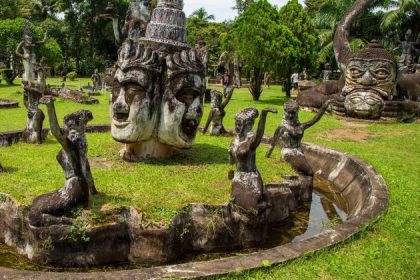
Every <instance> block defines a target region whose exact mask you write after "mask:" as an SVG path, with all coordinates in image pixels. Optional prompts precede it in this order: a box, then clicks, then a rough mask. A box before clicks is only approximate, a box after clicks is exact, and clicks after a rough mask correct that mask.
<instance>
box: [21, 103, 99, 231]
mask: <svg viewBox="0 0 420 280" xmlns="http://www.w3.org/2000/svg"><path fill="white" fill-rule="evenodd" d="M40 102H41V103H43V104H45V105H46V106H47V108H48V116H49V120H50V128H51V133H52V134H53V135H54V137H55V138H56V139H57V141H58V142H59V143H60V145H61V147H62V149H61V150H60V152H59V153H58V155H57V161H58V163H59V164H60V165H61V167H62V168H63V172H64V176H65V178H66V183H65V185H64V187H63V188H61V189H60V190H58V191H55V192H52V193H48V194H45V195H41V196H39V197H37V198H35V199H34V201H33V203H32V205H31V206H30V208H29V213H28V218H29V222H30V224H31V225H32V226H38V227H39V226H48V225H51V224H57V223H58V224H61V223H69V222H70V220H69V219H68V218H65V217H63V216H65V215H66V214H69V213H70V212H71V210H72V209H74V208H75V207H77V206H79V205H81V206H83V207H88V205H89V194H90V192H91V193H92V194H96V193H97V191H96V188H95V184H94V180H93V177H92V173H91V171H90V166H89V161H88V157H87V152H88V145H87V140H86V135H85V129H86V125H87V123H88V122H89V121H91V120H92V119H93V116H92V113H91V112H90V111H87V110H80V111H77V112H75V113H72V114H69V115H66V116H65V117H64V126H63V128H60V126H59V124H58V120H57V115H56V112H55V107H54V98H52V97H49V96H45V97H43V98H41V100H40Z"/></svg>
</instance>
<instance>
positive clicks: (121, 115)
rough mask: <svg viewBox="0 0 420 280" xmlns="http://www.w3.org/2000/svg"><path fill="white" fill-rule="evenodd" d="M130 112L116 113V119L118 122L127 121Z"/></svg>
mask: <svg viewBox="0 0 420 280" xmlns="http://www.w3.org/2000/svg"><path fill="white" fill-rule="evenodd" d="M128 116H129V114H128V113H114V120H116V121H118V122H126V121H127V120H128Z"/></svg>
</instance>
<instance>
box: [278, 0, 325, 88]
mask: <svg viewBox="0 0 420 280" xmlns="http://www.w3.org/2000/svg"><path fill="white" fill-rule="evenodd" d="M279 13H280V23H282V24H284V25H285V26H287V27H288V28H289V29H290V30H292V32H293V35H294V37H295V38H296V39H297V40H298V41H299V46H298V49H297V54H298V57H297V58H296V59H297V61H296V62H297V63H296V64H295V65H292V64H290V63H288V65H287V66H288V69H286V67H285V69H284V70H285V72H286V73H285V74H286V75H283V77H285V78H286V79H285V80H284V84H285V90H286V95H287V96H290V89H291V81H290V76H291V75H292V73H293V72H294V71H299V72H300V71H302V70H303V68H307V69H314V68H316V63H317V58H318V52H317V49H318V38H317V31H316V29H315V26H314V24H313V23H312V19H311V18H310V17H309V15H308V14H307V13H306V11H305V10H304V9H303V7H302V5H300V4H299V2H298V0H290V1H289V2H288V3H287V4H286V5H284V6H283V7H282V8H281V9H280V12H279Z"/></svg>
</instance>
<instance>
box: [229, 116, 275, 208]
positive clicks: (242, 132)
mask: <svg viewBox="0 0 420 280" xmlns="http://www.w3.org/2000/svg"><path fill="white" fill-rule="evenodd" d="M269 112H272V113H277V110H275V109H270V108H266V109H264V110H263V111H262V114H261V117H260V120H259V123H258V129H257V132H256V133H254V132H253V131H252V128H253V126H254V122H255V119H256V118H257V117H258V111H257V109H255V108H247V109H245V110H242V111H240V112H239V113H238V114H237V115H236V117H235V132H236V133H237V135H236V137H235V139H234V140H233V141H232V143H231V144H230V148H229V162H230V164H232V165H233V164H236V169H237V172H236V174H235V176H234V177H233V171H231V172H230V173H229V177H230V179H232V177H233V181H232V192H231V196H232V197H233V198H234V199H235V203H236V204H237V205H238V206H239V207H241V208H242V209H243V210H245V211H247V212H253V211H258V208H259V207H258V206H259V203H260V202H262V199H263V188H264V185H263V181H262V178H261V175H260V173H259V172H258V169H257V163H256V150H257V148H258V146H259V145H260V143H261V140H262V138H263V136H264V129H265V122H266V119H267V114H268V113H269Z"/></svg>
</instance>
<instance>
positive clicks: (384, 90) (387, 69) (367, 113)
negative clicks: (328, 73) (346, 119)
mask: <svg viewBox="0 0 420 280" xmlns="http://www.w3.org/2000/svg"><path fill="white" fill-rule="evenodd" d="M345 79H346V80H345V86H344V88H343V90H342V95H343V96H345V102H344V107H345V109H346V113H347V115H349V116H352V117H356V118H363V119H376V118H380V117H381V114H382V111H383V108H384V104H385V101H386V100H390V99H392V95H393V93H394V90H395V85H396V80H397V67H396V63H395V60H394V59H393V57H392V56H391V55H390V54H389V53H387V52H386V51H385V50H384V49H382V48H380V47H379V46H377V45H373V46H370V48H367V49H365V50H363V51H361V52H359V53H357V54H355V55H354V57H353V58H351V59H349V61H348V63H347V67H346V72H345Z"/></svg>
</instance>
